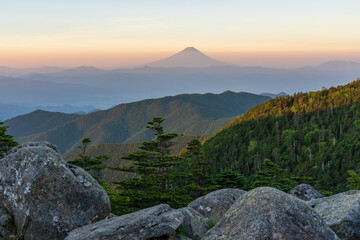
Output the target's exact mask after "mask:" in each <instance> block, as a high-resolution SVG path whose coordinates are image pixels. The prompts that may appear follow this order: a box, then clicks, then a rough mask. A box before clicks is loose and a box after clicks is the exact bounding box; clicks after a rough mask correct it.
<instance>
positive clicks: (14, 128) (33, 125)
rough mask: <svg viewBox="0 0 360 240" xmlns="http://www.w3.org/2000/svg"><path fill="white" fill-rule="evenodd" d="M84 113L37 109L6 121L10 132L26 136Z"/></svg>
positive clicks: (17, 136) (18, 135)
mask: <svg viewBox="0 0 360 240" xmlns="http://www.w3.org/2000/svg"><path fill="white" fill-rule="evenodd" d="M81 116H82V115H78V114H66V113H60V112H47V111H43V110H36V111H34V112H31V113H28V114H25V115H22V116H18V117H15V118H12V119H9V120H7V121H5V122H4V124H5V125H6V126H9V129H8V133H9V134H10V135H12V136H14V138H20V137H26V136H30V135H33V134H38V133H41V132H44V131H48V130H50V129H52V128H54V127H57V126H61V125H63V124H65V123H68V122H71V121H73V120H75V119H78V118H80V117H81Z"/></svg>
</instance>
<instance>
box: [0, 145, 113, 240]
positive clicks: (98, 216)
mask: <svg viewBox="0 0 360 240" xmlns="http://www.w3.org/2000/svg"><path fill="white" fill-rule="evenodd" d="M0 202H2V203H3V205H5V207H6V209H8V211H9V212H10V214H11V215H12V216H13V218H14V223H15V226H16V229H17V234H18V235H19V237H20V238H24V239H25V240H26V239H37V240H42V239H44V240H45V239H46V240H48V239H54V240H55V239H64V238H65V237H66V236H67V234H68V232H70V231H71V230H73V229H75V228H78V227H80V226H83V225H86V224H90V223H92V222H96V221H99V220H102V219H104V218H105V217H107V216H108V215H109V213H110V203H109V199H108V197H107V195H106V192H105V191H104V189H103V188H102V187H101V186H100V185H99V184H98V183H97V181H96V180H95V179H93V178H92V177H91V176H90V175H89V174H88V173H87V172H86V171H84V170H83V169H81V168H79V167H76V166H73V165H70V164H67V163H66V162H65V161H64V160H63V158H62V157H61V155H60V153H59V151H58V150H57V147H56V146H54V145H52V144H50V143H48V142H36V143H29V144H23V145H20V146H18V147H15V148H13V149H12V150H11V151H10V152H9V153H8V154H7V155H6V156H5V157H4V158H3V159H0Z"/></svg>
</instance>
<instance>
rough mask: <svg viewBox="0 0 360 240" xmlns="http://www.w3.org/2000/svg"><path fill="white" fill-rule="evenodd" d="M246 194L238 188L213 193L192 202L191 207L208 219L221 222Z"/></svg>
mask: <svg viewBox="0 0 360 240" xmlns="http://www.w3.org/2000/svg"><path fill="white" fill-rule="evenodd" d="M245 193H246V192H245V191H243V190H240V189H236V188H226V189H221V190H217V191H214V192H211V193H209V194H207V195H205V196H203V197H200V198H198V199H196V200H195V201H193V202H191V203H190V204H189V205H188V207H191V208H193V209H195V210H196V211H198V212H199V213H201V214H202V215H204V216H205V217H207V218H211V219H213V220H215V221H216V222H217V221H220V220H221V219H222V217H223V216H224V215H225V213H226V211H227V210H229V208H230V207H231V206H232V205H233V203H234V202H235V201H236V200H237V199H238V198H239V197H241V196H242V195H243V194H245Z"/></svg>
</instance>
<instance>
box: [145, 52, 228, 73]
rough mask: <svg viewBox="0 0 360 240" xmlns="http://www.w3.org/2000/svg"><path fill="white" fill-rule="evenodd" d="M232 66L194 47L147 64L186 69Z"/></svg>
mask: <svg viewBox="0 0 360 240" xmlns="http://www.w3.org/2000/svg"><path fill="white" fill-rule="evenodd" d="M228 65H230V64H227V63H224V62H221V61H218V60H215V59H213V58H211V57H208V56H206V55H205V54H204V53H202V52H200V51H199V50H197V49H196V48H194V47H187V48H185V49H184V50H182V51H181V52H178V53H176V54H174V55H172V56H170V57H168V58H165V59H162V60H159V61H155V62H151V63H148V64H146V66H149V67H163V68H173V67H186V68H207V67H214V66H228Z"/></svg>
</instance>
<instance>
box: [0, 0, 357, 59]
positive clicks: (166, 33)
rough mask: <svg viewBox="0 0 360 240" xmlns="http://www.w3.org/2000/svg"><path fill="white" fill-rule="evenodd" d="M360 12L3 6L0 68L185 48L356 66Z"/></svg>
mask: <svg viewBox="0 0 360 240" xmlns="http://www.w3.org/2000/svg"><path fill="white" fill-rule="evenodd" d="M359 11H360V1H355V0H343V1H339V0H338V1H335V0H327V1H325V0H312V1H310V0H303V1H289V0H287V1H285V0H273V1H269V0H252V1H239V0H237V1H235V0H222V1H220V0H218V1H215V0H192V1H189V0H182V1H173V0H167V1H165V0H132V1H121V0H118V1H110V0H107V1H106V0H105V1H99V0H97V1H95V0H86V1H85V0H77V1H76V0H73V1H69V0H63V1H40V0H32V1H29V0H27V1H25V0H22V1H19V0H12V1H2V0H0V52H2V53H3V54H2V57H1V56H0V65H9V64H10V65H14V64H16V58H15V57H19V56H24V59H23V60H22V62H21V63H19V64H20V65H21V64H24V63H26V61H29V60H30V59H34V61H33V62H34V63H38V64H40V65H41V64H43V63H42V62H43V61H50V60H49V59H52V60H53V61H54V64H56V63H58V62H56V61H55V60H56V57H55V56H54V55H56V54H57V55H61V57H59V58H58V59H60V58H61V59H62V61H65V60H66V56H70V55H71V54H75V55H76V54H78V55H79V54H82V56H84V54H88V55H89V56H90V55H91V56H90V57H89V58H91V57H95V56H102V57H103V58H104V61H103V62H104V63H103V65H106V64H109V65H111V64H110V62H111V61H113V60H114V59H116V57H118V58H119V59H120V58H121V59H122V60H119V63H122V62H124V61H125V60H126V58H127V57H128V58H129V59H132V60H131V61H132V62H136V61H138V62H141V61H142V59H143V58H149V59H150V58H152V57H153V58H156V56H159V57H160V55H161V54H163V55H166V54H168V53H171V52H174V51H178V50H181V49H182V48H185V47H187V46H196V47H197V48H199V49H200V50H203V51H205V52H209V53H213V54H215V55H216V53H219V54H220V53H223V55H221V54H220V55H221V56H222V57H223V58H226V56H227V57H228V58H229V59H230V60H231V58H230V55H231V54H233V55H232V57H233V59H236V56H235V55H236V53H244V52H247V53H249V54H250V53H252V52H253V53H267V54H270V53H274V54H275V53H276V54H279V53H281V54H285V53H286V52H298V53H299V52H301V53H302V54H305V53H307V54H311V53H317V54H320V53H321V54H323V55H322V56H325V55H326V56H328V54H330V53H338V54H339V56H341V57H342V58H346V56H350V55H351V57H349V60H356V59H358V58H359V60H360V56H358V55H357V54H358V53H360V31H359V29H360V14H359ZM66 54H68V55H66ZM106 54H112V55H111V57H110V56H109V57H108V60H106V59H105V58H106ZM114 54H115V55H116V56H115V55H114ZM141 54H145V55H144V56H142V55H141ZM146 54H147V55H146ZM151 54H152V55H151ZM156 54H157V55H156ZM226 54H228V55H226ZM229 54H230V55H229ZM234 54H235V55H234ZM324 54H325V55H324ZM346 54H348V55H346ZM50 55H51V58H50V57H49V56H50ZM75 55H74V56H75ZM220 55H219V56H220ZM285 55H286V54H285ZM9 56H12V57H13V58H9ZM76 56H77V55H76ZM221 56H220V57H221ZM254 56H255V55H254ZM259 56H260V55H259ZM334 57H336V56H334ZM83 58H84V57H83ZM137 58H139V59H138V60H136V59H137ZM350 58H351V59H350ZM17 59H18V58H17ZM81 59H82V58H81V57H79V58H78V59H77V60H76V61H79V60H81ZM6 61H8V62H10V63H9V64H6ZM129 61H130V60H129ZM124 63H125V62H124Z"/></svg>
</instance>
